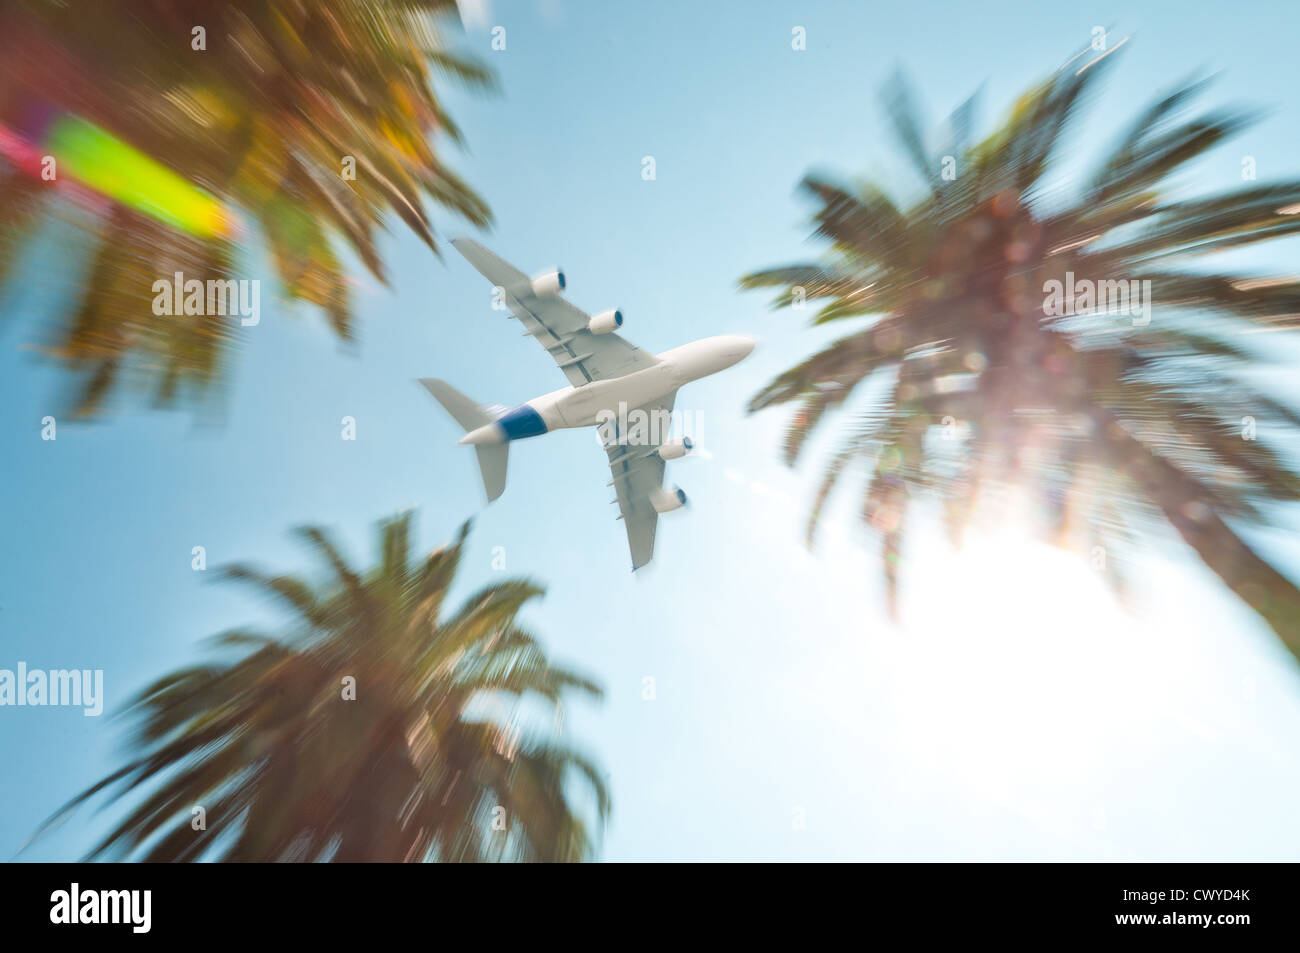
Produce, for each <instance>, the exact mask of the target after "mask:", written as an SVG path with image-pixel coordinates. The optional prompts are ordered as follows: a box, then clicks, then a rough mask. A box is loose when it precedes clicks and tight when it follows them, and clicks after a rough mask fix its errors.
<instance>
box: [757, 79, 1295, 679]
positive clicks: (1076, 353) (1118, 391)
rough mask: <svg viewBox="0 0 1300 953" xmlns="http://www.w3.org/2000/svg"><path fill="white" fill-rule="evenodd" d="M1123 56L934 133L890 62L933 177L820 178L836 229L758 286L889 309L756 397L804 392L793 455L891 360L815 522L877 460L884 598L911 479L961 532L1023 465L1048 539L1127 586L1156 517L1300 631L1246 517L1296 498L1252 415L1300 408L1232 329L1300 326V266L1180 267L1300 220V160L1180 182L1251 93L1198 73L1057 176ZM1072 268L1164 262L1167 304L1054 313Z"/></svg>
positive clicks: (1278, 420)
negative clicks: (1083, 110)
mask: <svg viewBox="0 0 1300 953" xmlns="http://www.w3.org/2000/svg"><path fill="white" fill-rule="evenodd" d="M1108 62H1109V58H1108V57H1107V56H1106V55H1103V56H1102V57H1098V58H1097V59H1096V60H1093V61H1091V62H1087V63H1084V64H1083V66H1081V67H1079V68H1077V69H1076V68H1075V65H1077V64H1072V65H1071V67H1069V68H1067V69H1063V70H1062V71H1060V72H1059V73H1058V74H1056V75H1054V76H1052V77H1051V78H1050V79H1048V80H1047V81H1046V82H1043V83H1042V84H1040V85H1038V86H1036V87H1034V88H1033V89H1031V90H1029V91H1028V92H1027V93H1026V94H1025V95H1024V96H1023V97H1022V98H1021V99H1020V100H1019V101H1018V102H1017V103H1016V105H1015V108H1014V109H1013V111H1012V113H1011V115H1010V117H1009V118H1008V120H1007V121H1006V123H1005V124H1004V125H1003V126H1002V127H1001V128H999V129H998V130H997V131H995V132H994V133H993V134H992V135H991V136H989V137H988V138H987V139H985V140H984V141H982V142H979V143H973V144H972V142H971V141H970V131H971V126H972V113H973V105H972V101H967V102H966V103H965V104H964V105H963V106H962V107H961V108H960V109H958V110H957V112H956V113H955V114H954V115H953V117H952V119H951V120H950V123H949V126H950V138H949V139H948V141H947V143H946V147H945V148H944V149H942V150H940V151H939V152H938V153H935V154H931V153H929V152H927V151H926V148H925V146H924V144H923V137H922V133H921V123H920V122H919V120H918V118H917V116H916V109H915V107H914V105H913V102H914V97H913V94H912V93H911V91H910V89H909V87H908V85H907V84H906V83H905V82H904V81H903V79H902V78H901V77H896V78H895V79H893V80H892V81H891V82H890V83H889V84H888V85H887V87H886V88H885V90H884V93H883V97H882V99H883V102H884V104H885V106H886V109H887V112H888V115H889V117H890V120H891V123H892V127H893V132H894V133H895V134H896V136H897V138H898V139H899V140H900V141H901V143H902V146H903V149H904V152H905V153H906V155H907V157H908V159H909V160H910V162H911V164H912V165H913V166H914V168H915V170H916V171H917V172H918V173H919V174H920V176H921V178H922V180H923V181H924V183H925V186H926V187H925V193H924V195H923V196H922V197H920V198H919V199H918V200H917V201H915V202H914V203H912V204H910V205H900V204H898V203H896V201H895V200H894V199H893V198H891V197H890V196H889V195H888V194H887V193H886V192H885V191H884V190H883V189H882V188H879V187H877V186H875V185H865V186H862V187H853V186H846V185H842V184H839V183H836V182H834V181H832V180H831V179H829V178H827V177H825V176H822V175H818V174H810V175H808V176H807V177H806V178H805V179H804V181H803V183H802V187H803V189H804V190H805V191H806V192H807V193H809V194H810V195H811V196H812V198H813V199H814V200H815V201H816V202H817V203H818V209H817V211H816V213H815V216H814V220H815V222H816V226H817V230H816V233H815V237H816V238H817V239H819V240H822V241H824V242H827V243H829V249H828V254H827V255H826V256H825V257H824V258H823V259H822V260H821V261H818V262H815V263H810V264H801V265H791V266H787V267H783V268H775V269H770V270H766V271H760V272H757V273H754V274H751V275H748V276H747V277H745V278H743V279H742V280H741V286H742V287H743V288H756V287H762V286H775V287H782V288H784V289H785V291H784V293H783V294H782V295H781V296H780V297H779V298H778V299H777V301H776V302H775V304H776V306H778V307H780V306H790V305H792V304H793V305H795V306H796V307H798V306H800V305H801V303H802V301H803V300H804V299H805V298H806V299H825V301H826V303H825V305H824V306H823V307H821V309H820V310H819V311H818V312H817V313H816V315H815V317H814V319H813V323H814V324H818V325H820V324H827V323H830V322H838V321H845V320H852V319H857V318H861V317H862V316H870V318H869V319H868V320H867V322H866V325H865V326H864V327H860V328H858V329H857V330H855V331H854V332H853V333H851V334H849V335H848V336H846V337H843V338H841V339H840V340H838V341H836V342H835V343H833V344H832V345H830V346H829V347H827V348H825V349H824V350H822V351H820V352H819V353H817V354H814V355H813V356H811V357H809V358H808V359H807V360H804V361H802V362H801V363H799V364H797V365H796V366H794V367H792V368H790V369H789V370H787V371H785V372H784V373H783V374H781V375H780V376H778V377H777V378H776V379H775V380H773V381H772V382H771V383H770V384H769V385H768V386H767V387H765V388H764V389H763V390H762V391H761V392H759V393H758V394H757V395H755V396H754V397H753V399H752V400H751V401H750V404H749V409H750V411H751V412H752V411H757V410H761V409H762V408H765V407H770V406H773V405H776V404H783V403H795V404H796V405H797V411H796V414H795V416H794V418H793V420H792V422H791V423H790V425H789V428H788V430H787V431H786V435H785V439H784V447H783V450H784V458H785V460H786V462H787V463H789V464H791V465H793V464H794V463H795V462H796V460H797V458H798V457H799V455H800V451H801V450H802V448H803V447H804V445H805V443H806V441H807V440H808V438H809V435H810V434H812V433H813V431H814V429H815V428H816V426H817V424H818V423H819V422H820V421H821V420H823V419H824V418H825V417H826V416H827V415H828V414H830V413H832V412H834V411H837V410H840V409H842V408H844V407H845V403H846V401H847V400H848V398H849V396H850V394H851V393H852V392H853V391H854V389H855V388H856V387H857V385H859V384H861V383H863V382H864V381H866V380H868V379H869V378H872V377H873V376H874V375H876V374H877V372H879V373H880V376H879V377H876V378H875V380H876V382H878V383H880V384H881V385H883V386H884V387H885V388H886V390H887V393H888V397H886V398H883V399H882V400H880V401H878V402H877V403H876V404H875V405H874V406H871V407H869V408H868V409H867V410H866V411H865V412H863V413H861V414H857V415H855V416H853V417H852V419H851V420H850V421H849V422H848V423H847V425H846V432H845V434H844V436H843V441H842V444H841V446H840V448H839V450H838V451H837V452H836V453H835V454H834V455H833V456H832V458H831V459H830V462H829V465H828V466H827V469H826V472H825V476H824V478H823V479H822V482H821V487H820V491H819V492H818V494H817V496H816V501H815V504H814V506H813V509H812V513H811V517H810V520H809V526H808V533H809V541H810V542H811V541H812V539H813V535H814V531H815V527H816V525H817V522H818V519H819V517H820V514H821V512H822V509H823V507H824V504H825V503H826V500H827V498H828V496H829V494H830V493H831V491H832V489H833V488H834V487H835V486H836V484H837V483H838V482H839V481H840V479H841V477H842V476H843V475H844V474H845V473H846V471H848V470H849V469H850V468H851V467H852V466H853V465H855V464H858V463H861V464H864V465H865V467H866V468H867V470H868V473H869V476H868V478H867V482H866V488H865V491H864V494H863V499H862V517H863V519H864V520H865V521H866V522H868V523H869V524H870V525H871V526H872V527H874V528H875V529H876V530H877V531H878V532H879V534H880V537H881V540H882V544H883V555H884V564H885V565H884V573H885V580H886V591H887V597H888V601H889V608H890V611H891V613H893V612H895V611H896V597H897V587H898V576H899V570H900V559H901V557H902V554H903V541H904V532H905V529H906V527H907V511H908V506H909V503H910V502H911V501H912V500H913V499H914V498H916V497H917V496H918V495H919V494H922V493H930V494H933V495H936V496H937V497H938V498H940V499H942V500H943V502H944V504H945V511H946V517H947V522H948V526H949V529H950V531H951V532H952V534H953V536H954V539H955V540H957V541H960V539H961V534H962V532H963V530H964V529H965V528H966V527H967V525H968V523H969V521H970V519H971V516H972V511H973V509H974V506H975V503H976V501H977V499H981V498H982V497H985V498H986V497H988V496H990V495H993V494H995V493H997V492H999V491H1005V490H1006V489H1008V488H1015V489H1016V490H1017V491H1018V492H1020V493H1024V494H1027V495H1028V498H1029V499H1030V500H1031V501H1033V502H1034V503H1035V504H1036V505H1035V506H1034V507H1033V508H1034V509H1035V510H1037V513H1038V516H1039V525H1040V528H1042V529H1043V530H1044V531H1045V533H1046V535H1047V536H1048V537H1049V538H1052V539H1054V541H1057V542H1062V543H1063V542H1067V541H1068V542H1072V543H1076V544H1078V543H1081V544H1083V545H1084V546H1087V547H1091V548H1092V552H1093V554H1094V557H1095V556H1096V555H1097V554H1098V553H1100V555H1101V557H1102V561H1103V562H1105V569H1106V571H1107V574H1108V575H1109V576H1110V577H1111V581H1112V582H1113V583H1115V584H1116V585H1119V586H1121V591H1122V583H1123V579H1122V578H1120V575H1119V573H1118V569H1119V565H1118V561H1117V560H1116V559H1115V558H1113V556H1114V554H1116V553H1117V551H1122V548H1123V547H1124V546H1125V545H1131V544H1132V542H1133V541H1134V540H1135V538H1136V534H1137V533H1139V532H1141V530H1142V529H1143V525H1144V523H1145V526H1146V528H1148V529H1149V528H1151V524H1150V523H1149V522H1145V521H1146V520H1147V519H1148V518H1149V517H1155V518H1156V519H1159V517H1160V516H1163V518H1164V520H1167V521H1168V523H1169V525H1171V526H1172V527H1173V528H1174V529H1175V530H1176V531H1177V532H1178V534H1179V535H1181V537H1182V538H1183V540H1185V541H1186V543H1187V544H1188V545H1189V546H1191V547H1192V549H1193V550H1195V551H1196V553H1197V554H1198V555H1199V556H1200V558H1201V559H1202V560H1203V561H1204V563H1205V565H1207V566H1208V567H1209V568H1210V569H1211V570H1213V571H1214V572H1215V573H1216V574H1217V575H1218V576H1219V578H1220V579H1222V580H1223V582H1224V583H1225V584H1226V585H1227V586H1228V587H1229V588H1230V589H1231V590H1232V591H1233V592H1235V593H1236V594H1237V595H1238V596H1239V597H1240V598H1241V599H1243V600H1244V601H1245V602H1246V603H1247V604H1248V605H1250V606H1251V607H1252V608H1253V609H1254V610H1255V611H1256V612H1258V613H1259V614H1260V615H1261V616H1262V617H1263V619H1264V620H1265V621H1266V622H1267V623H1268V624H1269V625H1270V626H1271V627H1272V628H1273V630H1274V631H1275V632H1276V633H1277V634H1278V635H1279V636H1281V637H1282V639H1283V640H1284V641H1285V642H1286V644H1287V646H1288V647H1289V648H1290V649H1291V650H1292V652H1294V653H1297V654H1300V591H1298V590H1297V587H1296V585H1295V583H1294V582H1293V581H1292V580H1291V579H1289V578H1288V577H1286V576H1285V575H1283V574H1282V573H1280V572H1278V571H1277V570H1276V569H1275V568H1274V567H1273V566H1272V565H1270V563H1269V562H1268V561H1267V560H1266V559H1264V558H1263V557H1262V556H1261V555H1260V554H1259V552H1258V551H1257V549H1256V548H1255V547H1254V546H1252V545H1251V544H1250V543H1249V542H1247V541H1246V540H1245V539H1244V538H1243V537H1242V535H1241V533H1240V532H1239V531H1238V528H1237V527H1238V526H1241V527H1250V526H1252V525H1253V526H1262V525H1265V524H1266V522H1267V518H1268V515H1269V513H1270V512H1271V511H1273V512H1275V510H1274V507H1275V504H1279V503H1284V502H1291V501H1294V500H1296V499H1297V498H1300V476H1298V475H1297V472H1296V469H1295V466H1294V460H1293V459H1291V460H1288V459H1287V458H1286V457H1285V456H1284V455H1283V454H1282V453H1280V452H1279V450H1278V448H1277V447H1275V446H1270V444H1269V443H1268V442H1266V441H1265V440H1264V439H1253V438H1254V437H1255V436H1256V433H1255V429H1254V428H1255V426H1256V423H1257V424H1258V427H1259V436H1261V437H1263V436H1265V435H1266V434H1273V435H1278V436H1284V437H1287V438H1292V439H1293V438H1294V437H1295V436H1296V435H1297V432H1296V429H1295V428H1296V427H1297V426H1300V418H1298V417H1297V414H1296V413H1295V412H1294V411H1293V410H1291V409H1290V408H1289V407H1287V406H1284V405H1283V404H1282V403H1279V402H1278V401H1276V400H1274V399H1272V398H1270V397H1268V396H1267V395H1265V394H1263V393H1261V392H1259V391H1258V390H1257V389H1255V388H1253V387H1251V386H1249V385H1248V384H1247V383H1246V382H1244V381H1243V380H1242V379H1241V378H1240V376H1239V372H1240V371H1242V370H1248V369H1249V368H1250V367H1251V365H1252V361H1254V360H1256V355H1254V354H1253V353H1252V352H1250V351H1248V350H1247V349H1246V348H1245V347H1243V346H1242V344H1241V343H1240V342H1242V340H1243V339H1242V338H1241V337H1239V336H1238V335H1239V334H1240V333H1242V332H1243V331H1244V330H1246V329H1247V328H1248V327H1249V326H1250V323H1252V322H1253V323H1255V324H1257V325H1260V326H1262V327H1264V328H1283V327H1295V326H1297V325H1300V281H1298V280H1297V279H1295V278H1284V279H1270V278H1257V277H1252V276H1245V275H1237V274H1232V273H1227V272H1222V273H1220V272H1216V271H1212V270H1209V271H1205V270H1203V271H1199V272H1192V271H1189V270H1182V269H1180V268H1179V267H1178V265H1179V264H1180V263H1184V262H1187V261H1188V260H1193V259H1195V258H1196V257H1197V256H1202V255H1207V254H1210V253H1213V252H1219V251H1224V250H1228V249H1233V248H1240V247H1242V246H1245V245H1248V244H1251V243H1258V242H1263V241H1267V240H1269V239H1272V238H1278V237H1282V236H1286V235H1293V234H1295V233H1297V232H1298V231H1300V215H1297V214H1296V213H1297V212H1300V205H1298V204H1297V203H1300V181H1290V182H1282V183H1278V184H1274V185H1255V184H1252V183H1247V184H1246V185H1244V186H1241V187H1239V188H1236V189H1232V190H1229V191H1226V192H1224V193H1222V194H1219V195H1214V196H1210V197H1202V198H1194V199H1185V200H1174V199H1172V198H1170V197H1169V196H1168V194H1167V190H1168V185H1169V183H1168V178H1169V176H1170V174H1171V173H1173V172H1174V171H1175V170H1177V169H1179V168H1181V167H1183V166H1184V165H1185V164H1186V163H1187V162H1189V161H1190V160H1192V159H1195V158H1196V157H1198V156H1200V155H1202V154H1203V153H1204V152H1205V151H1206V150H1207V149H1210V148H1211V147H1212V146H1214V145H1216V144H1218V143H1221V142H1223V141H1224V140H1226V139H1228V138H1229V137H1230V136H1232V135H1233V134H1234V133H1237V132H1239V131H1240V130H1241V129H1242V128H1243V127H1244V126H1246V125H1247V124H1248V123H1249V122H1250V121H1251V120H1252V118H1253V117H1251V116H1249V115H1246V114H1244V113H1242V112H1240V111H1222V112H1214V113H1211V114H1208V115H1201V116H1195V117H1193V118H1187V119H1180V118H1177V113H1178V111H1179V108H1180V107H1181V106H1182V105H1183V104H1184V103H1185V102H1186V101H1187V100H1188V99H1189V98H1190V97H1191V96H1193V95H1194V94H1195V93H1197V92H1198V91H1199V90H1200V89H1201V88H1202V86H1203V85H1204V84H1203V82H1195V83H1188V84H1186V85H1183V86H1181V87H1180V88H1178V89H1177V90H1176V91H1173V92H1171V93H1169V94H1168V95H1166V96H1163V97H1161V98H1160V99H1158V100H1157V101H1155V102H1154V103H1152V104H1151V105H1150V106H1148V107H1147V108H1146V109H1145V110H1144V111H1142V112H1141V113H1139V115H1138V116H1137V118H1136V121H1134V122H1133V123H1132V125H1131V126H1130V127H1129V128H1128V129H1127V131H1126V132H1125V133H1124V134H1123V135H1122V136H1120V138H1119V141H1118V143H1117V144H1116V145H1115V147H1114V148H1113V150H1112V151H1110V152H1109V154H1108V155H1107V156H1106V157H1105V159H1104V160H1103V161H1102V162H1101V164H1100V166H1099V167H1098V168H1097V170H1096V172H1095V174H1093V175H1092V176H1090V177H1088V178H1086V179H1085V183H1084V186H1083V188H1082V189H1081V190H1080V191H1079V192H1078V193H1077V194H1075V195H1072V196H1064V195H1062V194H1061V192H1060V190H1057V191H1055V192H1052V191H1049V190H1048V188H1047V187H1045V186H1044V177H1045V174H1046V173H1047V172H1048V171H1049V170H1050V169H1052V168H1053V163H1052V159H1053V156H1054V155H1056V154H1057V151H1058V150H1057V146H1058V145H1059V143H1060V140H1061V137H1062V134H1063V133H1064V132H1065V130H1066V128H1067V126H1068V124H1069V120H1070V119H1071V117H1072V116H1073V114H1074V113H1075V110H1076V107H1077V106H1079V104H1080V102H1081V98H1082V97H1083V95H1084V93H1085V91H1086V90H1087V89H1088V87H1089V84H1090V83H1091V82H1092V81H1093V80H1094V78H1095V77H1097V76H1098V75H1099V74H1100V73H1101V72H1102V70H1103V69H1104V68H1105V67H1106V66H1107V64H1108ZM945 173H946V174H945ZM1243 178H1244V176H1243ZM1067 272H1073V273H1074V275H1075V276H1078V278H1087V279H1090V280H1095V281H1100V280H1125V281H1129V280H1149V281H1150V282H1151V285H1150V289H1151V290H1150V298H1151V299H1152V300H1154V302H1156V304H1157V306H1158V307H1157V310H1156V312H1155V316H1154V317H1153V318H1151V320H1150V323H1149V324H1145V325H1143V324H1142V322H1141V321H1138V320H1129V319H1128V318H1126V317H1118V316H1114V315H1106V314H1095V313H1093V314H1089V313H1087V308H1086V307H1081V308H1079V309H1077V310H1078V312H1079V313H1076V314H1073V315H1064V316H1062V315H1056V314H1053V313H1052V312H1051V310H1050V309H1048V308H1047V307H1046V304H1047V303H1046V301H1045V298H1044V292H1045V291H1047V290H1048V288H1049V285H1048V282H1052V281H1061V282H1064V281H1065V280H1066V273H1067ZM1069 310H1076V309H1069ZM882 393H884V392H882ZM944 437H950V438H951V437H956V438H957V439H947V440H945V439H943V438H944ZM1293 445H1294V444H1293ZM1107 552H1109V553H1111V554H1112V558H1111V559H1109V560H1106V559H1105V554H1106V553H1107Z"/></svg>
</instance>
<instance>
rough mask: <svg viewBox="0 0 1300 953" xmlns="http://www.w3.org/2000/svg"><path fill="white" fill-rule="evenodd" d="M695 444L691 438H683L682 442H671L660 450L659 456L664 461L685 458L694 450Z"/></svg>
mask: <svg viewBox="0 0 1300 953" xmlns="http://www.w3.org/2000/svg"><path fill="white" fill-rule="evenodd" d="M694 447H695V444H694V443H692V442H691V438H690V437H682V439H681V440H671V441H669V442H668V443H666V444H664V445H663V446H661V447H660V448H659V456H660V457H661V458H662V459H664V460H676V459H677V458H678V457H684V456H686V455H687V454H688V453H690V452H691V450H692V449H694Z"/></svg>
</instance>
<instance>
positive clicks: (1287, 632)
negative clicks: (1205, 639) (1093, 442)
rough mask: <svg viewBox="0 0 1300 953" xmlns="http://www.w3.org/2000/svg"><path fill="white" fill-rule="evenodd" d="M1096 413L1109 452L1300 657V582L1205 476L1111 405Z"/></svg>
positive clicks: (1093, 413)
mask: <svg viewBox="0 0 1300 953" xmlns="http://www.w3.org/2000/svg"><path fill="white" fill-rule="evenodd" d="M1091 416H1092V419H1093V421H1094V423H1095V424H1096V433H1097V436H1098V439H1099V440H1100V441H1101V444H1102V447H1103V450H1104V452H1105V453H1106V454H1107V456H1109V457H1110V458H1111V460H1112V461H1113V462H1114V463H1115V464H1116V465H1117V466H1118V467H1119V468H1120V469H1121V470H1122V471H1123V472H1124V473H1125V474H1126V475H1127V476H1128V477H1129V479H1131V480H1132V481H1133V482H1134V483H1135V484H1137V485H1138V486H1139V487H1140V488H1141V489H1142V490H1143V491H1144V492H1145V493H1146V495H1147V497H1148V498H1149V499H1150V500H1151V501H1152V502H1153V503H1155V505H1156V506H1158V507H1159V508H1160V510H1161V512H1163V513H1164V515H1165V518H1166V519H1168V520H1169V522H1170V524H1171V525H1172V526H1173V527H1174V529H1175V530H1177V531H1178V535H1180V536H1181V537H1182V538H1183V540H1184V541H1185V542H1186V543H1187V545H1189V546H1191V547H1192V549H1194V550H1195V551H1196V554H1197V555H1198V556H1200V558H1201V561H1202V562H1204V563H1205V565H1206V566H1208V567H1209V568H1210V570H1211V571H1213V572H1214V573H1215V575H1217V576H1218V577H1219V578H1220V579H1222V580H1223V582H1224V583H1225V584H1226V585H1227V586H1228V588H1230V589H1231V590H1232V591H1233V592H1234V593H1236V594H1237V596H1238V598H1240V599H1241V600H1242V601H1243V602H1245V603H1246V604H1247V605H1248V606H1250V607H1251V608H1252V609H1254V610H1255V611H1256V612H1258V613H1259V614H1260V615H1261V616H1262V617H1263V618H1264V621H1265V622H1267V623H1268V625H1269V627H1270V628H1272V630H1273V631H1274V632H1276V633H1277V635H1278V637H1279V638H1280V639H1281V640H1282V642H1283V644H1284V645H1286V647H1287V648H1288V649H1289V650H1290V651H1291V654H1292V655H1294V656H1296V658H1297V659H1300V588H1297V586H1296V584H1295V583H1294V582H1293V581H1292V580H1291V579H1289V578H1287V577H1286V576H1284V575H1283V574H1282V573H1280V572H1278V571H1277V570H1276V569H1274V568H1273V566H1272V565H1271V564H1270V563H1269V562H1267V561H1266V560H1265V559H1264V558H1263V557H1261V556H1260V555H1259V554H1258V553H1257V552H1255V550H1254V549H1252V548H1251V547H1250V545H1249V544H1247V543H1246V541H1245V540H1243V539H1242V538H1241V537H1240V536H1238V535H1237V533H1236V531H1235V530H1233V529H1232V527H1231V526H1229V525H1228V524H1227V523H1226V522H1224V521H1223V519H1222V518H1221V517H1220V516H1219V514H1218V513H1216V512H1215V510H1214V507H1213V506H1211V505H1210V504H1209V503H1208V500H1209V498H1210V495H1209V494H1208V493H1206V492H1205V490H1204V488H1203V487H1202V486H1201V484H1200V483H1199V482H1197V481H1196V480H1195V479H1194V478H1192V477H1190V476H1188V475H1187V474H1186V473H1184V472H1183V471H1182V470H1180V469H1179V468H1178V467H1176V466H1174V465H1173V464H1172V463H1170V462H1169V461H1168V460H1167V459H1165V458H1164V457H1162V456H1160V455H1159V454H1157V453H1154V452H1152V451H1151V450H1150V449H1149V448H1148V447H1147V446H1146V445H1145V444H1143V443H1142V442H1141V441H1140V440H1138V439H1137V438H1136V437H1134V436H1133V435H1132V434H1131V433H1129V431H1128V430H1126V429H1125V428H1124V426H1123V425H1122V424H1120V422H1119V421H1118V420H1117V419H1116V418H1115V416H1114V415H1113V414H1111V413H1110V412H1109V411H1107V410H1104V409H1102V408H1097V407H1093V408H1091Z"/></svg>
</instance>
